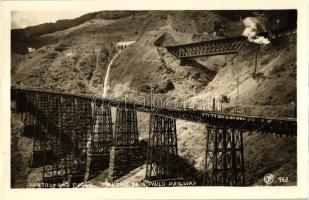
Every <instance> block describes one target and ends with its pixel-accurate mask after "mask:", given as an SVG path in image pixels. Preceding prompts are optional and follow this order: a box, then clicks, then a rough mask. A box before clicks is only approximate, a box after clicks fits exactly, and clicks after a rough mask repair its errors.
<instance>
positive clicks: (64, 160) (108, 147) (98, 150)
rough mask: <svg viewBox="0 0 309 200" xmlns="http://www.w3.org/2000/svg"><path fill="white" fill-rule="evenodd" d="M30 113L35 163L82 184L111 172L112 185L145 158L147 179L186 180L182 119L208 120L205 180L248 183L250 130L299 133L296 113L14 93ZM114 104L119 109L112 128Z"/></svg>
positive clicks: (56, 177) (52, 176)
mask: <svg viewBox="0 0 309 200" xmlns="http://www.w3.org/2000/svg"><path fill="white" fill-rule="evenodd" d="M11 94H12V95H11V96H12V100H13V101H15V102H16V112H17V113H23V114H22V116H23V117H22V119H23V122H24V125H25V127H24V135H29V134H30V135H31V136H33V137H34V138H35V140H34V146H33V152H32V162H31V165H32V167H39V166H43V172H42V173H43V182H47V183H53V184H54V183H60V182H66V181H67V182H69V183H71V185H72V183H79V182H83V181H86V180H90V179H92V178H94V177H96V176H97V175H98V174H100V173H102V172H103V171H104V170H106V169H108V170H109V178H108V179H109V181H111V182H113V181H115V180H117V179H118V178H120V177H122V176H123V175H125V174H126V173H128V172H129V171H131V170H133V169H135V168H136V167H138V166H141V165H143V164H144V163H145V159H146V174H145V179H146V180H148V181H164V180H176V179H181V178H184V177H182V175H181V172H180V171H179V169H177V168H178V164H177V162H178V146H177V135H176V134H177V131H176V120H178V119H181V120H187V121H192V122H197V123H202V124H205V126H206V130H207V131H206V137H207V138H206V144H205V146H206V152H205V160H206V163H205V173H204V174H203V184H204V185H226V186H244V185H245V168H244V146H243V133H244V132H245V131H255V132H258V133H264V134H276V135H278V136H288V137H295V136H296V133H297V123H296V119H295V118H271V117H261V116H247V115H241V114H228V113H222V112H218V111H212V110H195V109H186V108H178V107H168V108H166V107H156V106H152V105H145V104H138V103H136V102H134V103H130V102H124V101H117V100H114V99H101V98H94V96H91V95H88V96H86V95H73V94H65V93H56V92H48V91H41V90H33V89H17V88H12V90H11ZM111 107H115V108H116V109H117V115H116V121H115V125H114V127H115V128H114V130H113V123H112V112H111ZM137 112H145V113H149V114H150V122H149V123H150V124H149V137H148V144H147V147H146V148H147V155H146V156H145V157H146V158H143V149H142V147H141V145H140V143H139V139H138V138H139V135H138V124H137V123H138V119H137Z"/></svg>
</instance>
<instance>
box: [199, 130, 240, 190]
mask: <svg viewBox="0 0 309 200" xmlns="http://www.w3.org/2000/svg"><path fill="white" fill-rule="evenodd" d="M206 142H207V144H206V159H205V176H204V185H208V186H209V185H211V186H245V166H244V148H243V133H242V130H241V129H235V128H227V127H217V126H207V141H206Z"/></svg>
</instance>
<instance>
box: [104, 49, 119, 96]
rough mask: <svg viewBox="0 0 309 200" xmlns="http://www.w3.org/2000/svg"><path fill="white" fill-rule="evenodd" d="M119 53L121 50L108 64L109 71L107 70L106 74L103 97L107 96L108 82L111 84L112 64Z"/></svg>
mask: <svg viewBox="0 0 309 200" xmlns="http://www.w3.org/2000/svg"><path fill="white" fill-rule="evenodd" d="M119 53H120V52H117V53H116V55H115V56H114V57H113V59H112V60H111V61H110V63H109V64H108V66H107V71H106V74H105V79H104V85H103V98H105V97H106V95H107V90H108V84H109V74H110V70H111V66H112V64H113V62H114V60H115V59H116V58H117V57H118V55H119Z"/></svg>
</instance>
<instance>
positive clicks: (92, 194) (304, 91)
mask: <svg viewBox="0 0 309 200" xmlns="http://www.w3.org/2000/svg"><path fill="white" fill-rule="evenodd" d="M223 9H229V10H231V9H235V10H242V9H266V10H268V9H297V10H298V30H297V34H298V39H297V46H298V48H297V66H298V68H297V103H298V106H297V107H298V115H297V117H298V140H297V156H298V160H297V162H298V164H297V168H298V176H297V178H298V181H297V182H298V185H297V186H286V187H278V186H272V187H245V188H233V187H185V188H184V187H183V188H99V189H96V188H87V189H10V106H9V105H10V26H11V19H10V18H11V17H10V12H11V11H14V10H39V11H41V10H50V11H56V10H89V11H93V10H223ZM307 12H308V5H307V2H306V1H305V0H302V1H300V0H273V1H270V0H256V1H253V0H247V1H244V0H216V1H209V2H208V1H207V2H206V1H202V0H194V1H185V0H171V1H166V0H165V1H164V0H155V1H147V3H146V1H145V0H131V1H123V0H105V1H66V2H65V1H44V2H43V1H31V2H29V1H5V2H2V3H1V13H0V14H1V15H0V17H1V24H0V34H1V35H0V38H1V41H0V45H1V48H0V53H1V54H0V56H1V58H0V62H1V63H0V64H1V65H0V74H1V76H0V97H1V99H0V111H1V112H0V113H1V114H0V143H1V145H0V148H1V154H0V179H1V182H0V192H1V193H0V199H5V200H6V199H21V198H22V199H31V200H34V199H40V200H42V199H44V200H49V199H56V198H57V199H63V198H66V199H75V200H77V199H121V198H126V199H137V198H142V199H174V198H176V199H214V198H217V199H224V198H227V199H249V198H253V199H258V198H266V199H270V198H280V199H291V198H306V197H307V190H308V63H307V61H308V59H307V57H308V55H309V54H308V40H307V35H308V32H307V31H308V24H307V23H308V22H307ZM2 161H4V168H2V167H3V165H2ZM2 170H3V171H2ZM3 194H4V197H3V196H2V195H3Z"/></svg>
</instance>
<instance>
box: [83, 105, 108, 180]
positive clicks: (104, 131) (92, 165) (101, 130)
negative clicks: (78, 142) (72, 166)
mask: <svg viewBox="0 0 309 200" xmlns="http://www.w3.org/2000/svg"><path fill="white" fill-rule="evenodd" d="M91 106H92V108H91V109H92V122H93V123H92V128H91V131H90V132H88V137H87V160H86V173H85V180H90V179H92V178H94V177H96V176H97V175H99V174H100V173H102V172H103V171H104V170H105V169H107V168H108V167H109V159H110V147H111V146H112V136H113V124H112V114H111V107H109V106H104V105H103V107H102V105H101V106H100V105H96V104H94V103H92V105H91ZM99 106H100V107H99Z"/></svg>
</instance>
